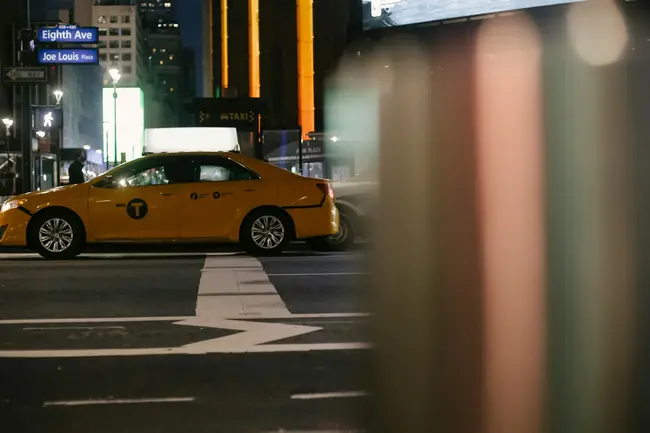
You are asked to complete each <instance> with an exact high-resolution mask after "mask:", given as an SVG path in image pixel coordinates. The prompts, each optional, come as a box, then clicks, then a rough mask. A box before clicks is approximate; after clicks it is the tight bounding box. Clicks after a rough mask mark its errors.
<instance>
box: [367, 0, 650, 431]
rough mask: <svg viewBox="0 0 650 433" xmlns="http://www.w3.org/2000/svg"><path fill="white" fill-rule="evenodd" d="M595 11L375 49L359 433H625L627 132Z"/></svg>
mask: <svg viewBox="0 0 650 433" xmlns="http://www.w3.org/2000/svg"><path fill="white" fill-rule="evenodd" d="M606 3H607V2H606V1H605V0H596V1H594V2H589V3H588V4H580V5H576V6H575V7H572V8H571V12H570V13H569V15H568V16H566V17H565V16H563V17H561V18H560V19H558V22H557V25H556V26H551V29H550V30H549V29H545V30H544V31H543V32H542V33H544V34H543V35H540V34H539V33H538V30H536V29H535V27H534V25H533V23H532V22H530V21H528V20H526V19H525V18H517V17H515V18H506V19H495V20H493V21H491V22H490V23H487V24H486V23H484V24H483V26H484V27H486V26H487V27H488V28H487V29H486V28H483V29H478V30H477V29H476V27H475V26H474V27H472V26H469V25H468V26H457V27H454V26H449V27H446V26H443V27H446V28H445V29H444V31H442V30H441V35H442V36H440V37H439V38H438V39H436V45H435V47H433V48H428V49H427V50H428V52H426V53H425V52H423V51H421V50H420V49H419V48H418V47H415V46H414V44H413V43H407V42H406V41H401V42H397V43H394V44H393V45H390V44H387V43H385V42H384V43H383V44H384V46H383V47H382V51H383V52H382V53H380V54H378V55H377V56H376V59H375V61H376V63H377V64H376V65H375V66H376V69H380V68H386V69H390V71H391V72H390V79H389V80H388V81H386V83H387V84H386V86H385V93H384V96H383V99H382V101H381V104H380V105H381V110H380V111H381V124H380V128H381V137H380V150H379V151H380V161H381V162H380V172H379V180H380V182H381V184H380V185H381V186H380V207H379V209H380V213H379V215H378V221H377V226H376V232H375V242H376V246H375V248H374V249H373V252H372V254H373V256H374V257H373V260H374V265H375V268H374V278H375V281H374V284H373V286H372V291H371V295H372V296H373V300H374V312H375V317H374V320H375V325H376V326H375V330H376V331H377V332H376V335H375V341H376V344H377V351H376V353H375V355H376V358H375V364H374V366H373V367H374V370H373V373H374V378H375V381H374V389H373V392H374V394H375V396H374V399H373V404H374V406H373V411H372V412H371V417H372V422H373V424H372V426H371V431H373V432H386V433H394V432H400V433H423V432H427V433H428V432H441V433H442V432H444V433H479V432H480V433H484V432H487V433H520V432H521V433H524V432H525V433H538V432H552V433H570V432H571V433H573V432H589V433H600V432H602V433H612V432H617V433H618V432H627V431H633V430H632V428H631V425H630V420H631V419H632V417H631V416H630V415H632V413H631V412H630V409H631V408H632V406H631V401H630V396H631V393H632V383H631V374H632V368H633V365H634V362H633V357H634V352H633V344H634V340H633V337H634V336H633V326H634V323H635V310H634V309H633V308H632V302H633V299H634V295H635V288H636V287H637V286H636V285H635V284H636V281H635V279H634V277H635V273H636V263H637V262H638V260H636V258H635V255H634V254H635V246H636V242H635V232H636V229H637V220H636V219H635V218H634V216H635V215H634V209H635V207H634V196H633V191H634V189H633V186H634V185H633V184H632V182H631V181H632V158H633V152H632V146H631V141H630V133H631V132H632V131H634V130H635V128H636V127H638V126H639V125H638V124H634V122H631V121H630V120H631V117H630V116H629V113H628V108H629V103H628V100H627V96H626V95H627V88H628V87H627V82H626V72H627V65H626V62H625V54H624V50H625V47H626V46H627V45H626V44H627V41H626V40H625V37H626V36H625V35H626V32H625V25H624V21H623V20H622V17H621V16H620V14H619V15H618V17H617V16H616V13H617V10H616V8H612V7H610V6H611V4H609V5H608V4H606ZM486 22H487V21H486ZM621 23H623V25H622V27H621ZM621 29H622V33H621V34H622V35H623V36H622V38H623V39H622V40H623V43H622V45H620V44H619V45H617V43H619V42H620V41H621V39H620V37H621V34H616V33H617V32H619V33H620V31H621ZM518 32H519V36H517V34H518ZM602 34H605V37H602V38H601V37H596V36H597V35H602ZM585 35H587V36H589V37H585ZM617 37H618V38H619V39H618V40H617V39H616V38H617ZM612 41H614V42H612ZM617 41H618V42H617ZM501 43H503V45H500V44H501ZM621 47H622V48H621ZM430 58H431V59H430ZM384 65H385V66H384ZM646 224H647V223H646Z"/></svg>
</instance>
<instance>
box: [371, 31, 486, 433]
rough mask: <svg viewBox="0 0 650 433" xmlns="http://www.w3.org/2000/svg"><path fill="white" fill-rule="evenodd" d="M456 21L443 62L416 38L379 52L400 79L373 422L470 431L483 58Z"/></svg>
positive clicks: (387, 144)
mask: <svg viewBox="0 0 650 433" xmlns="http://www.w3.org/2000/svg"><path fill="white" fill-rule="evenodd" d="M450 27H451V26H450ZM457 29H458V30H459V31H460V32H461V33H460V34H457V35H456V34H455V35H450V36H449V38H448V39H447V40H446V42H448V44H447V45H443V48H442V49H441V50H440V52H437V53H436V54H434V56H433V57H434V62H433V63H431V57H432V53H431V52H426V51H422V50H421V49H420V47H418V46H416V45H415V44H414V42H413V41H409V40H402V41H396V42H394V43H393V44H390V43H388V44H387V45H385V46H383V47H382V53H380V54H378V55H377V59H376V62H377V64H376V65H375V66H376V68H375V70H377V71H379V70H382V71H384V72H383V74H385V75H387V76H388V77H389V78H387V79H385V81H384V86H383V89H384V90H385V93H384V96H383V99H382V101H381V122H380V136H381V138H380V149H379V152H380V170H379V179H380V182H381V184H380V200H381V202H380V203H381V205H380V208H379V209H380V215H378V217H379V218H378V221H377V227H376V237H375V240H376V248H373V252H372V253H371V254H373V255H374V257H373V259H374V265H375V269H374V277H375V281H374V284H373V287H372V291H371V292H370V293H371V296H373V300H374V305H373V313H374V320H375V324H376V330H377V334H376V336H375V337H376V338H375V341H376V343H377V353H376V364H375V366H374V367H375V370H374V378H375V382H374V385H375V389H374V390H373V391H374V394H375V400H374V403H375V406H374V410H373V411H372V412H371V420H372V421H373V422H374V424H373V426H372V429H371V431H374V432H375V431H376V432H386V433H395V432H400V433H407V432H413V433H422V432H436V431H440V432H445V433H455V432H458V433H461V432H463V433H471V432H478V431H479V426H480V423H481V406H482V405H481V399H482V391H481V387H482V359H483V353H482V352H483V349H482V335H481V323H482V315H483V314H482V292H481V290H480V287H481V284H480V275H479V269H480V257H479V244H478V233H477V229H478V222H477V219H476V215H477V208H476V207H477V204H476V200H475V198H476V170H475V162H474V160H475V157H476V155H475V148H474V145H473V143H474V142H475V140H474V135H475V127H474V123H475V122H474V116H473V114H472V110H471V107H472V94H473V91H474V88H473V85H472V83H473V77H472V68H473V60H472V56H471V50H468V49H467V48H468V47H467V41H466V39H465V38H464V35H463V34H462V28H457ZM470 44H471V43H470ZM459 48H460V49H459ZM432 64H435V66H433V67H432V66H431V65H432ZM443 101H444V103H443Z"/></svg>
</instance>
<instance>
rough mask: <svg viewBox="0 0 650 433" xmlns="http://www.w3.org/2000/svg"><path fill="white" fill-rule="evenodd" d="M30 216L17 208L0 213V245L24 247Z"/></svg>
mask: <svg viewBox="0 0 650 433" xmlns="http://www.w3.org/2000/svg"><path fill="white" fill-rule="evenodd" d="M29 219H30V216H29V215H27V214H26V213H25V212H23V211H21V210H19V209H11V210H8V211H7V212H2V213H0V246H3V247H24V246H25V245H27V225H28V224H29Z"/></svg>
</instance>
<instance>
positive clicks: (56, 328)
mask: <svg viewBox="0 0 650 433" xmlns="http://www.w3.org/2000/svg"><path fill="white" fill-rule="evenodd" d="M94 329H120V330H121V329H126V328H125V327H124V326H36V327H27V328H23V331H75V330H84V331H91V330H94Z"/></svg>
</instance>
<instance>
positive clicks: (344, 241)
mask: <svg viewBox="0 0 650 433" xmlns="http://www.w3.org/2000/svg"><path fill="white" fill-rule="evenodd" d="M355 237H356V234H355V230H354V225H353V224H352V221H351V220H350V218H348V217H347V216H346V215H345V214H340V215H339V231H338V233H336V234H335V235H330V236H320V237H317V238H311V239H309V240H307V243H308V244H309V246H311V247H312V248H313V249H315V250H316V251H347V250H349V249H351V248H353V247H354V240H355Z"/></svg>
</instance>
